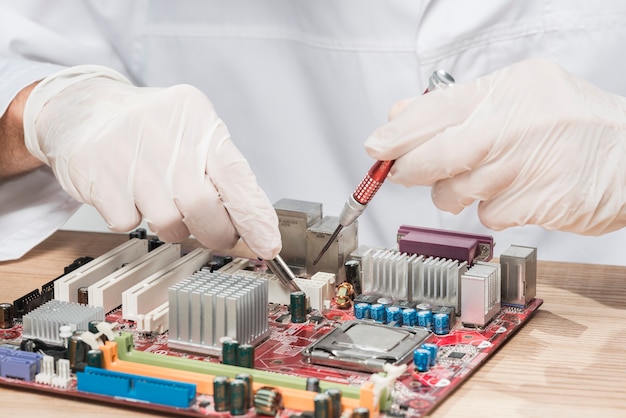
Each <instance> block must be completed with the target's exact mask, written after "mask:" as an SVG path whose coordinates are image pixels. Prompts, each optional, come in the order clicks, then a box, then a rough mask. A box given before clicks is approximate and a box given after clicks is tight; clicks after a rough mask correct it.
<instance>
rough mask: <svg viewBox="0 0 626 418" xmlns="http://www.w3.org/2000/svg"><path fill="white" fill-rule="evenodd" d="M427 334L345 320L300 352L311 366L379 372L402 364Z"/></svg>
mask: <svg viewBox="0 0 626 418" xmlns="http://www.w3.org/2000/svg"><path fill="white" fill-rule="evenodd" d="M429 335H430V332H429V331H427V330H425V329H423V328H400V327H390V326H387V325H383V324H379V323H376V322H363V321H348V322H345V323H344V324H343V325H342V326H341V327H339V328H336V329H334V330H333V331H331V332H330V333H328V334H327V335H325V336H324V337H323V338H321V339H320V340H318V341H317V342H315V343H313V344H311V345H310V346H308V347H307V348H305V349H304V350H303V351H302V354H303V355H304V356H306V357H308V358H309V361H310V362H311V363H314V364H322V365H328V366H334V367H338V368H341V369H349V370H359V371H368V372H380V371H383V370H384V365H385V364H387V363H391V364H402V363H406V362H408V361H409V360H410V359H411V355H412V353H413V350H414V349H415V348H416V347H417V346H419V345H420V344H421V343H422V342H423V341H424V340H425V339H426V338H427V337H428V336H429Z"/></svg>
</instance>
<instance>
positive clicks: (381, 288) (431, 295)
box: [362, 249, 467, 312]
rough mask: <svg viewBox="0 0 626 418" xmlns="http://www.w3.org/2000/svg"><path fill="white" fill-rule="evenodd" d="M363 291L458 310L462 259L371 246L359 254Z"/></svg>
mask: <svg viewBox="0 0 626 418" xmlns="http://www.w3.org/2000/svg"><path fill="white" fill-rule="evenodd" d="M362 266H363V292H364V293H374V294H380V295H385V296H391V297H393V298H394V299H397V300H410V301H415V302H428V303H431V304H434V305H440V306H451V307H454V308H455V309H456V311H457V312H459V311H460V309H461V304H460V302H461V297H460V290H461V288H460V282H461V275H462V274H463V273H464V272H465V271H466V270H467V263H466V262H464V261H463V262H459V261H457V260H450V259H446V258H438V257H424V256H421V255H416V254H413V255H408V254H405V253H401V252H398V251H395V250H381V249H371V250H369V251H367V252H366V253H365V254H364V255H363V257H362Z"/></svg>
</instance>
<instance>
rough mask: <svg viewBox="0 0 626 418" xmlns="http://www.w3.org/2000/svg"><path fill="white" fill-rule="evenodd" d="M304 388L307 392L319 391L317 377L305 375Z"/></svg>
mask: <svg viewBox="0 0 626 418" xmlns="http://www.w3.org/2000/svg"><path fill="white" fill-rule="evenodd" d="M306 390H307V391H309V392H319V391H320V380H319V379H318V378H317V377H307V378H306Z"/></svg>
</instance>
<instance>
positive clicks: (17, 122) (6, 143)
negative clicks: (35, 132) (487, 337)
mask: <svg viewBox="0 0 626 418" xmlns="http://www.w3.org/2000/svg"><path fill="white" fill-rule="evenodd" d="M36 85H37V83H36V82H35V83H33V84H31V85H29V86H27V87H25V88H24V89H22V90H21V91H20V92H19V93H18V94H17V96H15V98H14V99H13V101H11V104H10V105H9V107H8V108H7V110H6V112H4V115H2V117H0V180H1V179H5V178H8V177H12V176H16V175H19V174H23V173H27V172H29V171H31V170H34V169H35V168H37V167H40V166H42V165H43V163H42V162H41V161H39V160H38V159H36V158H35V157H33V156H32V155H31V154H30V153H29V152H28V150H27V149H26V145H25V144H24V127H23V125H22V123H23V116H24V105H25V104H26V99H27V98H28V95H29V94H30V92H31V91H32V89H33V88H34V87H35V86H36Z"/></svg>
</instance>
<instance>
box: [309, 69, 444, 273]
mask: <svg viewBox="0 0 626 418" xmlns="http://www.w3.org/2000/svg"><path fill="white" fill-rule="evenodd" d="M454 82H455V81H454V77H452V76H451V75H450V74H448V73H447V72H446V71H444V70H436V71H435V72H434V73H432V75H431V76H430V77H429V78H428V87H427V88H426V90H425V91H424V93H423V94H426V93H429V92H431V91H433V90H443V89H446V88H448V87H451V86H453V85H454ZM394 162H395V160H387V161H376V162H375V163H374V165H373V166H372V168H370V169H369V171H368V172H367V174H366V175H365V177H364V178H363V180H362V181H361V183H359V185H358V186H357V188H356V190H355V191H354V193H352V194H351V195H350V197H349V198H348V200H347V201H346V204H345V205H344V207H343V210H342V211H341V214H340V215H339V225H337V228H336V229H335V231H334V232H333V234H332V235H331V236H330V238H329V239H328V241H327V242H326V244H325V245H324V247H323V248H322V251H320V253H319V254H318V256H317V258H315V261H313V265H315V264H317V263H318V262H319V261H320V259H321V258H322V257H323V256H324V254H326V251H328V249H329V248H330V246H331V245H332V243H333V242H334V241H335V240H336V239H337V236H338V235H339V233H340V232H341V230H342V229H343V228H344V227H347V226H349V225H351V224H352V223H353V222H354V221H356V220H357V218H358V217H359V216H361V214H362V213H363V211H364V210H365V208H366V207H367V204H368V203H369V202H370V201H371V200H372V199H373V198H374V195H375V194H376V192H377V191H378V189H380V186H382V185H383V182H384V181H385V178H387V175H388V174H389V170H391V167H393V163H394Z"/></svg>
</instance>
